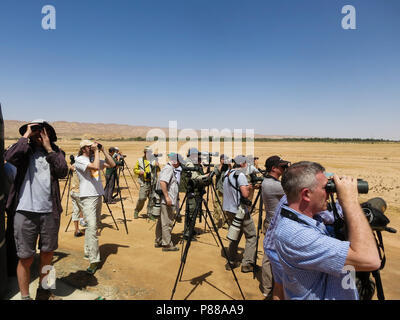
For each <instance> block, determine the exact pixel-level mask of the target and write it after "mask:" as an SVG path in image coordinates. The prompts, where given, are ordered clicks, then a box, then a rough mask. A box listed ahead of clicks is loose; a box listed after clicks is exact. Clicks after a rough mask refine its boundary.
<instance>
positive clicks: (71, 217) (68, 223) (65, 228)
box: [64, 215, 72, 232]
mask: <svg viewBox="0 0 400 320" xmlns="http://www.w3.org/2000/svg"><path fill="white" fill-rule="evenodd" d="M71 221H72V215H71V218H70V219H69V222H68V224H67V227H66V228H65V231H64V232H67V230H68V227H69V225H70V224H71Z"/></svg>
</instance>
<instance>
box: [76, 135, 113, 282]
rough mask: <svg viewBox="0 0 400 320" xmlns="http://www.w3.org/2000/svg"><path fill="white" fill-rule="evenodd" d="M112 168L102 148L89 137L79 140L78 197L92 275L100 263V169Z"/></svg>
mask: <svg viewBox="0 0 400 320" xmlns="http://www.w3.org/2000/svg"><path fill="white" fill-rule="evenodd" d="M100 151H101V152H102V153H103V154H104V156H105V159H106V160H105V161H104V160H100ZM113 167H115V162H114V160H113V158H112V157H111V156H110V155H109V153H108V152H105V151H104V147H103V146H102V145H101V144H99V143H97V142H96V141H95V142H92V141H90V140H83V141H81V143H80V150H79V154H78V157H77V158H76V159H75V168H76V173H77V175H78V178H79V197H80V200H81V203H82V212H83V217H84V218H85V220H86V222H87V228H86V231H85V259H88V260H89V262H90V266H89V268H88V269H87V270H86V271H87V272H88V273H90V274H94V273H95V272H96V270H97V268H98V265H99V263H100V251H99V240H98V233H97V228H98V226H99V224H100V216H101V205H102V199H101V197H102V196H103V195H104V189H103V184H102V182H101V171H102V170H103V169H104V168H113Z"/></svg>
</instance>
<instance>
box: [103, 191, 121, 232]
mask: <svg viewBox="0 0 400 320" xmlns="http://www.w3.org/2000/svg"><path fill="white" fill-rule="evenodd" d="M103 200H104V202H105V203H106V206H107V209H108V212H109V213H110V215H111V218H112V219H113V221H114V224H115V227H116V228H117V230H119V228H118V225H117V222H116V221H115V219H114V216H113V214H112V211H111V209H110V206H109V205H108V203H107V202H106V198H105V196H104V195H103Z"/></svg>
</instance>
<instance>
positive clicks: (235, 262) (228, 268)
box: [225, 261, 240, 271]
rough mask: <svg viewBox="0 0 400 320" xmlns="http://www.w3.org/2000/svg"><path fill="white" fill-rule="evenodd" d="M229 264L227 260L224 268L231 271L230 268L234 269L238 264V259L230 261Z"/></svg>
mask: <svg viewBox="0 0 400 320" xmlns="http://www.w3.org/2000/svg"><path fill="white" fill-rule="evenodd" d="M231 266H232V267H231ZM231 266H230V265H229V262H227V263H226V265H225V270H227V271H231V270H232V269H236V268H237V267H239V266H240V262H239V261H231Z"/></svg>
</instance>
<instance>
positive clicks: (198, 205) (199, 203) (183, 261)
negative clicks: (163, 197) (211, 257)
mask: <svg viewBox="0 0 400 320" xmlns="http://www.w3.org/2000/svg"><path fill="white" fill-rule="evenodd" d="M204 193H205V192H203V194H198V195H195V194H194V193H192V195H193V196H194V197H195V200H196V208H195V211H194V215H193V218H192V220H191V221H190V226H189V237H188V240H187V242H186V246H185V249H184V251H183V254H182V256H181V264H180V266H179V269H178V274H177V276H176V280H175V284H174V287H173V289H172V294H171V300H172V299H173V298H174V295H175V291H176V287H177V285H178V280H179V281H181V280H182V275H183V270H184V267H185V264H186V260H187V256H188V253H189V248H190V244H191V242H192V237H193V233H194V226H195V224H196V217H197V215H198V214H199V212H202V204H204V206H205V208H206V213H207V215H208V217H209V218H210V220H211V223H212V226H213V228H214V232H215V233H216V235H217V237H218V240H219V243H220V244H221V247H222V249H223V251H224V255H225V257H226V258H227V261H228V264H229V266H230V269H231V271H232V274H233V277H234V279H235V281H236V284H237V286H238V288H239V291H240V294H241V295H242V298H243V300H245V297H244V295H243V292H242V288H241V287H240V285H239V281H238V279H237V277H236V274H235V271H234V270H233V266H232V264H231V262H230V261H229V258H228V254H227V252H226V249H225V247H224V245H223V243H222V240H221V237H220V235H219V233H218V228H217V226H216V225H215V222H214V220H213V218H212V215H211V212H210V210H209V209H208V206H207V202H206V200H205V199H203V195H204ZM183 245H184V243H183Z"/></svg>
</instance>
